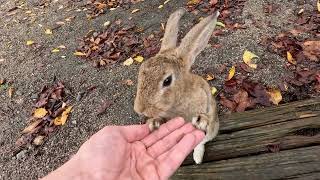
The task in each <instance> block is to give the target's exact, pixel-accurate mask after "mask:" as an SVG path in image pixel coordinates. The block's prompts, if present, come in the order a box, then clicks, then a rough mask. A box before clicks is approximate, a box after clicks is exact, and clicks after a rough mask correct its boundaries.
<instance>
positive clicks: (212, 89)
mask: <svg viewBox="0 0 320 180" xmlns="http://www.w3.org/2000/svg"><path fill="white" fill-rule="evenodd" d="M217 91H218V90H217V88H215V87H211V94H212V95H215V94H216V93H217Z"/></svg>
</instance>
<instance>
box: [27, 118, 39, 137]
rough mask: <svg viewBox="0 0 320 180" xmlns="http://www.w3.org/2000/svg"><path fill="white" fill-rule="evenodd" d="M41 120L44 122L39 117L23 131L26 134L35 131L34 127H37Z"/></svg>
mask: <svg viewBox="0 0 320 180" xmlns="http://www.w3.org/2000/svg"><path fill="white" fill-rule="evenodd" d="M41 122H42V119H38V120H36V121H34V122H33V123H31V124H30V125H29V126H27V127H26V128H24V130H23V131H22V133H23V134H25V133H29V132H31V131H33V130H34V128H36V127H37V126H38V125H39V124H40V123H41Z"/></svg>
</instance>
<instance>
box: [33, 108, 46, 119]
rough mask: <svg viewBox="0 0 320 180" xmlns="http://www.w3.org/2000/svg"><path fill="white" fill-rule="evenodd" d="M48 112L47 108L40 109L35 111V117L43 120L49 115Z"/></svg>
mask: <svg viewBox="0 0 320 180" xmlns="http://www.w3.org/2000/svg"><path fill="white" fill-rule="evenodd" d="M47 113H48V111H47V110H46V109H45V108H38V109H36V110H35V111H34V113H33V117H35V118H43V117H45V116H46V115H47Z"/></svg>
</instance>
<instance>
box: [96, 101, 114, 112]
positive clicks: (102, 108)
mask: <svg viewBox="0 0 320 180" xmlns="http://www.w3.org/2000/svg"><path fill="white" fill-rule="evenodd" d="M112 104H113V102H112V101H109V100H104V101H103V102H102V104H101V106H100V108H99V109H98V114H97V115H101V114H102V113H104V112H105V111H106V110H107V108H108V107H110V106H111V105H112Z"/></svg>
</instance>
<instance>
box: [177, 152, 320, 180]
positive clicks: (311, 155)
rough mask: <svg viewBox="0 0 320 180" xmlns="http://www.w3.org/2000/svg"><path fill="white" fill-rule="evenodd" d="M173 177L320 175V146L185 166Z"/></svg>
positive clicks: (310, 177) (316, 177) (219, 177)
mask: <svg viewBox="0 0 320 180" xmlns="http://www.w3.org/2000/svg"><path fill="white" fill-rule="evenodd" d="M172 179H186V180H188V179H222V180H223V179H226V180H229V179H237V180H242V179H243V180H249V179H250V180H251V179H259V180H265V179H268V180H270V179H308V180H309V179H320V146H313V147H305V148H299V149H291V150H286V151H282V152H279V153H269V154H261V155H256V156H252V157H241V158H235V159H230V160H222V161H217V162H210V163H204V164H201V165H190V166H184V167H181V168H180V169H179V170H178V171H177V172H176V173H175V175H174V176H173V177H172Z"/></svg>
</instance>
